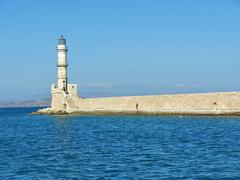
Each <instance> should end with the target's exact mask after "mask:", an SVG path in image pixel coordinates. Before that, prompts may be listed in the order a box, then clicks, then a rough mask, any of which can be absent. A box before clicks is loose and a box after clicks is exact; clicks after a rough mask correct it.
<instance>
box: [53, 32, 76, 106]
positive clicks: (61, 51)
mask: <svg viewBox="0 0 240 180" xmlns="http://www.w3.org/2000/svg"><path fill="white" fill-rule="evenodd" d="M67 52H68V47H67V43H66V39H65V38H64V36H63V35H61V36H60V37H59V39H58V45H57V85H56V86H55V85H54V84H52V87H51V94H52V101H51V107H52V108H53V109H58V110H59V109H60V110H61V109H69V108H73V109H76V108H78V106H77V105H76V103H75V102H77V101H78V100H79V99H81V98H80V97H79V96H78V93H77V84H69V83H68V77H67V67H68V61H67Z"/></svg>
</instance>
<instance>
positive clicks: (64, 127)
mask: <svg viewBox="0 0 240 180" xmlns="http://www.w3.org/2000/svg"><path fill="white" fill-rule="evenodd" d="M34 110H36V109H34V108H13V109H0V179H223V178H230V179H239V178H240V118H238V117H182V118H181V117H157V116H155V117H149V116H115V117H114V116H73V117H56V116H55V117H54V116H37V115H34V116H33V115H29V113H30V112H32V111H34Z"/></svg>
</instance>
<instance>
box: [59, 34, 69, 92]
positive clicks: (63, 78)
mask: <svg viewBox="0 0 240 180" xmlns="http://www.w3.org/2000/svg"><path fill="white" fill-rule="evenodd" d="M67 51H68V48H67V44H66V39H65V38H64V36H63V35H61V36H60V38H59V39H58V45H57V56H58V59H57V71H58V72H57V78H58V83H57V87H58V89H59V90H62V91H64V92H68V78H67V67H68V63H67Z"/></svg>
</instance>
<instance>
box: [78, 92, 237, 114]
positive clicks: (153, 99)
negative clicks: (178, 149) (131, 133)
mask: <svg viewBox="0 0 240 180" xmlns="http://www.w3.org/2000/svg"><path fill="white" fill-rule="evenodd" d="M76 104H77V107H78V109H82V110H139V111H141V110H142V111H163V110H164V111H172V110H175V111H178V110H181V111H187V110H240V93H238V92H230V93H203V94H179V95H159V96H131V97H113V98H92V99H91V98H89V99H80V100H78V101H77V103H76Z"/></svg>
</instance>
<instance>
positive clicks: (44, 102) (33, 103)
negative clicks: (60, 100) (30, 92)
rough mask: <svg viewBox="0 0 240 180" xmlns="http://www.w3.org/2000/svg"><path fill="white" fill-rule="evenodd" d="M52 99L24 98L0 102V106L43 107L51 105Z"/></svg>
mask: <svg viewBox="0 0 240 180" xmlns="http://www.w3.org/2000/svg"><path fill="white" fill-rule="evenodd" d="M50 102H51V99H50V98H45V99H40V100H22V101H15V102H0V108H3V107H42V106H50Z"/></svg>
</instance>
